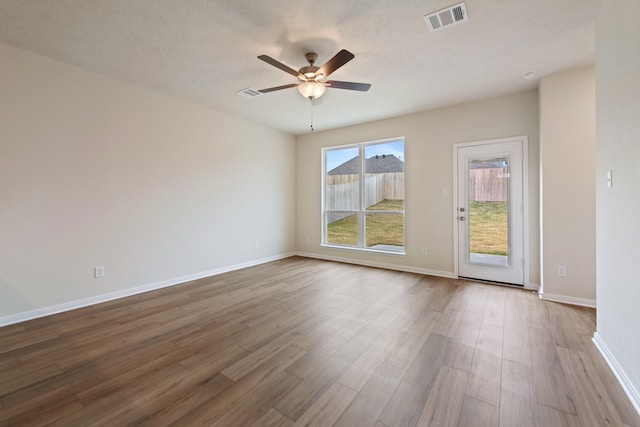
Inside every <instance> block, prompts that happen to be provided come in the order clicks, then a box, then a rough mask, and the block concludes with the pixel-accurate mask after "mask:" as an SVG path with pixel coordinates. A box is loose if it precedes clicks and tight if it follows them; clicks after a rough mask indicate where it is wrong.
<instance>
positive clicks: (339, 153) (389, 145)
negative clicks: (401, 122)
mask: <svg viewBox="0 0 640 427" xmlns="http://www.w3.org/2000/svg"><path fill="white" fill-rule="evenodd" d="M382 154H393V155H394V156H396V157H397V158H399V159H400V160H402V161H403V162H404V141H402V140H399V141H389V142H384V143H381V144H374V145H368V146H366V147H365V157H366V158H370V157H373V156H375V155H382ZM357 155H358V147H347V148H343V149H338V150H330V151H327V171H330V170H331V169H333V168H335V167H336V166H339V165H341V164H343V163H344V162H346V161H348V160H351V159H353V158H354V157H356V156H357Z"/></svg>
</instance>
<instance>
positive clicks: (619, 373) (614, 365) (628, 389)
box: [593, 332, 640, 415]
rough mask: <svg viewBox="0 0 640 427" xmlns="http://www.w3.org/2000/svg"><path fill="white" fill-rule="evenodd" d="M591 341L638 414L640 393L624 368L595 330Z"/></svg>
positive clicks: (639, 412)
mask: <svg viewBox="0 0 640 427" xmlns="http://www.w3.org/2000/svg"><path fill="white" fill-rule="evenodd" d="M593 343H594V344H595V345H596V347H597V348H598V350H599V351H600V354H602V357H604V360H606V361H607V364H608V365H609V368H611V370H612V371H613V374H614V375H615V376H616V379H617V380H618V382H619V383H620V385H621V386H622V389H623V390H624V392H625V393H626V395H627V397H628V398H629V400H630V401H631V404H632V405H633V407H634V409H635V410H636V412H637V413H638V415H640V393H639V392H638V390H637V389H636V388H635V387H634V385H633V384H632V383H631V381H630V380H629V377H627V375H626V374H625V372H624V370H623V369H622V367H621V366H620V364H619V363H618V361H617V360H616V358H615V357H614V356H613V354H612V353H611V351H610V350H609V347H607V344H605V342H604V341H603V340H602V337H601V336H600V335H599V334H598V333H597V332H596V333H594V334H593Z"/></svg>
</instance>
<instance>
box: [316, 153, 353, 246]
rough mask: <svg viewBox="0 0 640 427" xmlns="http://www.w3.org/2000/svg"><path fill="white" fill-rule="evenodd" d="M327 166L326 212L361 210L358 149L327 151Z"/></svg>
mask: <svg viewBox="0 0 640 427" xmlns="http://www.w3.org/2000/svg"><path fill="white" fill-rule="evenodd" d="M326 165H327V170H326V187H325V194H324V197H325V211H357V210H358V209H359V208H360V156H359V155H358V147H350V148H342V149H337V150H329V151H327V159H326ZM356 243H357V241H356Z"/></svg>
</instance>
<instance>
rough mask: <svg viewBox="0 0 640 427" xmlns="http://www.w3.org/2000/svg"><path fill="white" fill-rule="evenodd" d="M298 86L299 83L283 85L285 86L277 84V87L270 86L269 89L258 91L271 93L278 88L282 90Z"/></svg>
mask: <svg viewBox="0 0 640 427" xmlns="http://www.w3.org/2000/svg"><path fill="white" fill-rule="evenodd" d="M296 86H298V84H297V83H291V84H288V85H283V86H276V87H269V88H267V89H260V90H259V91H258V92H260V93H269V92H273V91H276V90H282V89H289V88H290V87H296Z"/></svg>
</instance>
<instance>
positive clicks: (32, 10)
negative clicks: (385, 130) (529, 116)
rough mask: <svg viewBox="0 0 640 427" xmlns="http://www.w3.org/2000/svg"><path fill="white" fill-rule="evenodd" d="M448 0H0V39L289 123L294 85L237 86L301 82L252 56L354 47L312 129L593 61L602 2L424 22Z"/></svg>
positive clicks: (482, 7) (519, 1) (487, 91)
mask: <svg viewBox="0 0 640 427" xmlns="http://www.w3.org/2000/svg"><path fill="white" fill-rule="evenodd" d="M457 2H458V1H456V0H400V1H391V0H325V1H321V2H318V1H317V0H295V1H292V0H269V1H266V0H179V1H177V0H48V1H40V0H39V1H36V0H0V41H2V42H5V43H7V44H11V45H14V46H17V47H20V48H23V49H26V50H30V51H33V52H36V53H39V54H42V55H45V56H48V57H51V58H54V59H57V60H60V61H63V62H66V63H69V64H74V65H77V66H80V67H83V68H86V69H89V70H93V71H97V72H100V73H103V74H106V75H109V76H113V77H116V78H118V79H121V80H125V81H128V82H131V83H134V84H137V85H140V86H144V87H147V88H150V89H154V90H157V91H160V92H163V93H166V94H168V95H172V96H175V97H177V98H181V99H185V100H189V101H192V102H195V103H198V104H202V105H205V106H209V107H212V108H215V109H218V110H221V111H225V112H227V113H230V114H233V115H236V116H240V117H243V118H246V119H249V120H252V121H255V122H259V123H263V124H265V125H267V126H270V127H273V128H276V129H281V130H283V131H286V132H289V133H292V134H301V133H305V132H308V131H309V124H310V118H311V109H312V107H311V105H310V103H309V101H308V100H306V99H304V98H303V97H302V96H301V95H300V94H299V93H298V92H297V90H296V89H287V90H282V91H278V92H272V93H269V94H265V95H262V96H260V97H257V98H254V99H245V98H242V97H240V96H238V95H236V94H235V92H236V91H238V90H240V89H244V88H246V87H252V88H254V89H262V88H266V87H271V86H279V85H284V84H288V83H295V82H296V81H295V80H296V79H295V78H294V77H293V76H291V75H289V74H286V73H285V72H283V71H281V70H278V69H277V68H274V67H272V66H270V65H268V64H266V63H265V62H262V61H260V60H258V59H257V58H256V57H257V56H258V55H261V54H266V55H269V56H272V57H273V58H275V59H277V60H279V61H282V62H283V63H285V64H287V65H289V66H290V67H292V68H295V69H298V68H300V67H302V66H303V65H306V62H305V59H304V54H305V53H306V52H308V51H314V52H316V53H317V54H318V61H317V64H316V65H321V64H323V63H324V62H326V61H327V60H328V59H329V58H331V57H332V56H333V55H334V54H335V53H337V52H338V51H339V50H340V49H347V50H349V51H351V52H353V53H354V54H355V56H356V57H355V59H354V60H352V61H351V62H349V63H347V64H346V65H345V66H344V67H342V68H340V69H339V70H338V71H336V72H335V73H334V74H332V75H331V78H332V79H335V80H348V81H356V82H367V83H371V84H372V87H371V89H370V90H369V92H366V93H361V92H354V91H347V90H340V89H328V90H327V92H326V93H325V95H324V96H323V97H322V98H321V99H320V100H321V101H322V102H321V103H320V104H319V105H317V106H315V107H313V115H314V125H315V126H314V127H315V129H316V130H326V129H330V128H335V127H341V126H346V125H350V124H355V123H362V122H367V121H371V120H376V119H381V118H387V117H394V116H398V115H402V114H407V113H412V112H418V111H423V110H427V109H433V108H438V107H443V106H447V105H453V104H459V103H463V102H469V101H474V100H478V99H483V98H488V97H492V96H497V95H502V94H507V93H512V92H517V91H521V90H525V89H530V88H534V87H537V85H538V82H539V79H540V78H541V77H543V76H545V75H548V74H552V73H555V72H558V71H561V70H566V69H570V68H575V67H578V66H582V65H586V64H590V63H593V61H594V37H595V34H594V32H595V30H594V26H595V17H596V14H597V11H598V9H599V6H600V4H601V2H602V0H508V1H507V0H467V1H466V7H467V12H468V15H469V21H468V22H466V23H462V24H457V25H452V26H449V27H446V28H444V29H442V30H440V31H438V32H433V33H432V32H429V30H428V29H427V26H426V24H425V21H424V19H423V16H424V15H425V14H427V13H430V12H434V11H436V10H439V9H441V8H444V7H446V6H450V5H452V4H455V3H457ZM527 71H535V72H536V76H535V78H534V79H531V80H525V79H523V78H521V74H522V73H524V72H527Z"/></svg>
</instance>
